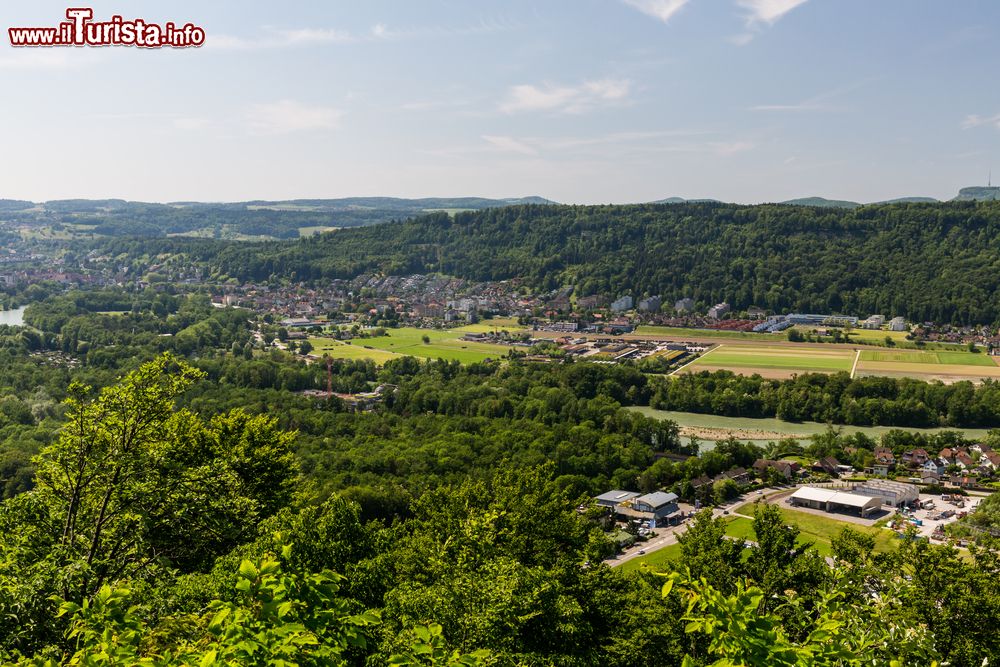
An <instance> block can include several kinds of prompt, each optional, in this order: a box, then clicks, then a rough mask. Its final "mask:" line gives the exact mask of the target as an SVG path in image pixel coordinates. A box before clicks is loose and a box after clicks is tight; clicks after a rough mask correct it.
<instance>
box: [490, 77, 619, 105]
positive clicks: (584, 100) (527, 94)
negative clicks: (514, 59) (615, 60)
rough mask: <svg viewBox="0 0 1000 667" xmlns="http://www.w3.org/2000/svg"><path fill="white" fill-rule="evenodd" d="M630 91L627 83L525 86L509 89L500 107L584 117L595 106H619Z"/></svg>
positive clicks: (601, 80) (606, 82)
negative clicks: (579, 114)
mask: <svg viewBox="0 0 1000 667" xmlns="http://www.w3.org/2000/svg"><path fill="white" fill-rule="evenodd" d="M630 88H631V82H629V81H628V80H627V79H599V80H596V81H584V82H583V83H581V84H579V85H576V86H559V85H553V84H544V85H542V86H534V85H530V84H524V85H519V86H512V87H511V89H510V91H509V92H508V95H507V100H506V101H505V102H504V103H503V104H501V105H500V110H501V111H503V112H505V113H518V112H522V111H553V112H561V113H583V112H584V111H588V110H590V109H593V108H595V107H598V106H608V105H612V104H620V103H622V102H624V101H625V100H626V98H627V97H628V94H629V90H630Z"/></svg>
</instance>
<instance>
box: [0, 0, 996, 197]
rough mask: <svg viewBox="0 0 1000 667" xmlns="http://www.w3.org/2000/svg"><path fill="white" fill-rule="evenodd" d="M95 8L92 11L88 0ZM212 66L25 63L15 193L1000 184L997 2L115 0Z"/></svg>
mask: <svg viewBox="0 0 1000 667" xmlns="http://www.w3.org/2000/svg"><path fill="white" fill-rule="evenodd" d="M74 4H78V3H74ZM92 6H93V8H94V12H95V16H96V18H98V19H101V18H105V19H106V18H109V17H110V16H111V15H113V14H121V15H123V16H124V17H125V18H134V17H141V18H144V19H147V20H149V21H155V22H166V21H174V22H176V23H185V22H188V21H191V22H193V23H195V24H198V25H201V26H203V27H204V28H205V30H206V32H207V44H206V46H204V47H202V48H200V49H187V50H169V49H164V50H155V51H150V50H141V49H135V48H127V47H114V48H55V49H12V48H11V47H10V46H9V43H8V42H7V39H6V34H5V33H6V28H8V27H12V26H14V27H17V26H47V25H55V24H57V23H58V22H59V21H60V20H61V19H62V18H63V16H64V12H65V10H66V7H67V5H66V4H60V3H53V2H48V1H41V0H33V1H32V2H13V1H11V2H6V3H5V4H4V9H5V11H4V25H3V28H4V38H3V44H2V46H0V84H2V86H3V90H4V93H5V94H4V98H3V101H4V103H3V105H2V106H0V119H2V120H3V125H4V128H5V132H4V139H3V148H2V151H3V159H0V197H9V198H27V199H34V200H42V199H53V198H64V197H91V198H96V197H123V198H128V199H140V200H152V201H176V200H214V201H219V200H227V201H231V200H245V199H283V198H297V197H343V196H361V195H395V196H405V197H419V196H461V195H476V196H491V197H508V196H522V195H541V196H545V197H549V198H552V199H555V200H558V201H562V202H572V203H603V202H634V201H649V200H653V199H659V198H663V197H669V196H683V197H690V198H695V197H714V198H719V199H723V200H727V201H737V202H745V203H755V202H761V201H777V200H783V199H788V198H792V197H797V196H806V195H821V196H826V197H831V198H845V199H854V200H860V201H873V200H880V199H887V198H891V197H898V196H908V195H925V196H933V197H938V198H950V197H951V196H953V195H954V194H955V193H956V192H957V190H958V188H959V187H962V186H965V185H979V184H985V181H986V178H987V171H988V170H989V169H990V168H991V167H995V170H996V171H997V173H998V178H997V179H996V180H998V181H1000V86H998V85H997V72H998V68H997V66H998V63H1000V53H998V50H1000V46H998V45H1000V3H997V2H995V1H992V0H980V1H974V0H962V1H960V2H943V1H942V2H938V1H932V0H687V1H685V0H565V1H562V0H546V1H535V2H528V1H522V0H502V1H497V2H486V1H482V2H478V1H474V0H398V1H389V0H364V2H360V1H358V0H354V1H352V2H341V1H330V2H294V1H286V2H281V3H277V2H260V1H242V2H228V1H225V2H224V1H218V2H212V3H206V2H186V1H173V2H169V3H167V2H140V1H135V0H132V1H130V2H121V1H120V2H117V3H111V2H95V3H94V4H93V5H92Z"/></svg>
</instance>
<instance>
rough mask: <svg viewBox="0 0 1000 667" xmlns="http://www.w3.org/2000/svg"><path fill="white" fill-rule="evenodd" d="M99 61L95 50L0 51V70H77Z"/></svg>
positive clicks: (51, 48) (61, 48) (25, 49)
mask: <svg viewBox="0 0 1000 667" xmlns="http://www.w3.org/2000/svg"><path fill="white" fill-rule="evenodd" d="M100 59H101V54H100V52H98V50H97V49H75V48H69V47H50V48H23V47H22V48H19V49H0V70H67V69H78V68H80V67H85V66H87V65H90V64H93V63H94V62H97V61H98V60H100Z"/></svg>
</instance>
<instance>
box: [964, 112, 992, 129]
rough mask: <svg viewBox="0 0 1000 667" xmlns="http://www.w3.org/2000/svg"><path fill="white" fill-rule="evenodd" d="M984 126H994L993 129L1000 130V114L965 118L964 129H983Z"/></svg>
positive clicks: (973, 115)
mask: <svg viewBox="0 0 1000 667" xmlns="http://www.w3.org/2000/svg"><path fill="white" fill-rule="evenodd" d="M983 125H992V126H993V127H995V128H997V129H1000V113H998V114H996V115H994V116H979V115H976V114H972V115H969V116H966V117H965V120H964V121H962V129H963V130H970V129H972V128H974V127H982V126H983Z"/></svg>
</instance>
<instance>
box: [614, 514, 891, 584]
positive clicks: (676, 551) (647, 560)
mask: <svg viewBox="0 0 1000 667" xmlns="http://www.w3.org/2000/svg"><path fill="white" fill-rule="evenodd" d="M753 505H754V503H752V502H751V503H746V504H744V505H741V506H740V507H738V508H736V511H737V512H740V513H742V514H746V515H747V516H752V515H753ZM779 509H780V510H781V515H782V517H783V518H784V520H785V522H786V523H788V524H790V525H794V526H796V527H798V529H799V537H798V540H796V544H800V545H802V544H812V545H813V547H814V548H815V549H816V551H817V552H818V553H819V554H820V555H821V556H831V555H833V546H832V545H833V540H834V538H836V537H838V536H839V535H840V533H841V531H843V530H844V528H852V529H854V530H856V531H858V532H861V533H868V534H869V535H873V536H874V537H875V551H880V552H888V551H892V550H893V549H895V548H896V546H897V545H898V542H899V540H897V539H895V533H893V532H892V531H890V530H886V529H884V528H875V527H868V526H862V525H860V524H855V523H849V522H847V521H839V520H838V519H836V518H835V517H833V516H830V517H826V516H819V515H815V514H810V513H808V512H798V511H796V510H789V509H785V508H783V507H782V508H779ZM726 520H727V521H728V522H729V525H728V526H727V527H726V535H728V536H729V537H731V538H733V539H736V540H740V541H744V542H745V541H750V542H754V541H756V539H757V536H756V535H755V534H754V532H753V520H752V519H748V518H746V517H743V516H731V517H728V518H727V519H726ZM639 548H642V547H639ZM680 557H681V545H680V544H671V545H670V546H668V547H664V548H662V549H659V550H657V551H654V552H652V553H649V554H646V555H645V556H641V557H639V558H633V559H632V560H629V561H627V562H626V563H625V564H624V565H622V566H621V570H622V572H636V571H662V570H664V569H666V567H667V565H668V562H669V561H672V560H673V561H675V560H678V559H680Z"/></svg>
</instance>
